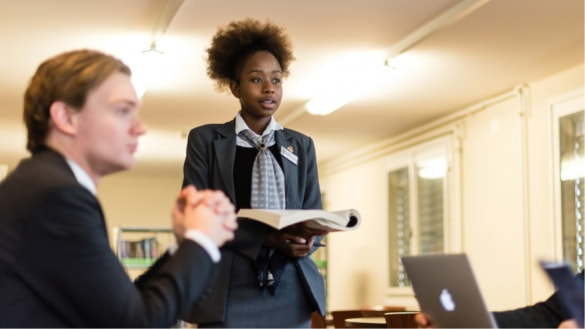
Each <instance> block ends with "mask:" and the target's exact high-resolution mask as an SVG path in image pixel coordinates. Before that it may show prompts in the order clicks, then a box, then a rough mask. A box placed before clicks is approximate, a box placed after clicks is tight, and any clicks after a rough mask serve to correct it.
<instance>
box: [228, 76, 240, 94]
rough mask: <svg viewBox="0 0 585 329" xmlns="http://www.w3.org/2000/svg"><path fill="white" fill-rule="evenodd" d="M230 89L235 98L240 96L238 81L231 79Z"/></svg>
mask: <svg viewBox="0 0 585 329" xmlns="http://www.w3.org/2000/svg"><path fill="white" fill-rule="evenodd" d="M230 90H231V91H232V95H234V97H235V98H240V85H239V84H238V83H237V82H236V81H233V80H231V81H230Z"/></svg>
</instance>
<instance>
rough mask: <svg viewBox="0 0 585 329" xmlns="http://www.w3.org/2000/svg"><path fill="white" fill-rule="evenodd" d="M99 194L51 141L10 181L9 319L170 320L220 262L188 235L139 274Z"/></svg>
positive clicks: (72, 323)
mask: <svg viewBox="0 0 585 329" xmlns="http://www.w3.org/2000/svg"><path fill="white" fill-rule="evenodd" d="M108 241H109V240H108V234H107V230H106V225H105V222H104V216H103V213H102V209H101V206H100V203H99V202H98V200H97V198H96V197H95V196H94V195H93V194H92V193H91V192H90V191H89V190H87V189H86V188H85V187H83V186H82V185H80V184H79V183H78V182H77V180H76V178H75V177H74V175H73V172H72V171H71V169H70V167H69V165H68V164H67V163H66V161H65V159H64V158H63V157H62V156H61V155H60V154H59V153H57V152H55V151H53V150H50V149H43V150H41V151H39V152H35V154H34V155H33V156H32V157H31V158H30V159H27V160H23V161H22V162H21V163H20V164H19V166H18V167H17V168H16V169H15V170H14V172H12V173H11V174H10V175H8V177H6V179H5V180H4V181H3V182H1V183H0V327H161V328H162V327H167V328H168V327H170V326H171V325H173V324H174V323H176V321H177V319H179V318H180V316H181V315H182V314H183V313H184V312H185V310H186V309H187V307H188V306H190V305H192V304H193V303H194V302H195V301H196V299H197V298H198V297H199V296H201V295H202V293H203V292H204V291H205V290H206V289H207V286H208V283H209V282H210V279H211V276H212V273H213V270H214V268H215V266H214V264H213V262H212V261H211V259H210V257H209V255H208V254H207V252H206V251H205V250H204V249H203V248H202V247H200V246H199V245H198V244H197V243H195V242H193V241H184V242H183V243H182V244H181V245H180V247H179V248H178V250H177V251H176V253H175V254H174V255H173V256H169V255H168V254H167V255H165V256H163V257H161V259H159V260H158V261H157V263H155V264H154V265H153V266H152V267H151V268H150V269H149V270H147V272H146V273H145V274H144V275H143V276H141V277H140V278H139V279H138V280H137V281H136V283H135V284H134V283H132V282H131V280H130V279H129V277H128V275H127V274H126V272H125V271H124V268H123V267H122V265H121V264H120V262H119V261H118V259H117V257H116V255H115V254H114V253H113V251H112V250H111V248H110V245H109V242H108Z"/></svg>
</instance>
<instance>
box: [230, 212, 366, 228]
mask: <svg viewBox="0 0 585 329" xmlns="http://www.w3.org/2000/svg"><path fill="white" fill-rule="evenodd" d="M238 217H243V218H249V219H252V220H256V221H259V222H262V223H264V224H266V225H270V226H272V227H274V228H275V229H277V230H280V229H282V228H284V227H287V226H290V225H293V224H297V223H300V222H305V221H308V223H307V224H308V225H309V226H310V227H311V228H315V229H318V230H324V231H327V232H337V231H351V230H355V229H356V228H358V226H359V225H360V223H361V216H360V213H359V212H358V211H357V210H355V209H348V210H341V211H325V210H320V209H240V211H238Z"/></svg>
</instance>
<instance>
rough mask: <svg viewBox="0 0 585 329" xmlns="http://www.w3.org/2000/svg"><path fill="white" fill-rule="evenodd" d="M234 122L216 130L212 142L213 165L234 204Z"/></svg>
mask: <svg viewBox="0 0 585 329" xmlns="http://www.w3.org/2000/svg"><path fill="white" fill-rule="evenodd" d="M235 129H236V128H235V121H234V120H232V121H229V122H226V123H225V124H224V125H222V126H220V127H219V128H217V130H216V132H217V134H218V136H219V137H218V138H217V139H216V140H214V141H213V148H214V149H215V163H217V167H218V171H219V176H220V177H221V180H222V183H223V185H224V187H225V191H226V192H227V193H226V194H227V195H228V197H229V198H230V199H231V200H232V202H235V200H236V188H235V186H234V162H235V159H236V134H235Z"/></svg>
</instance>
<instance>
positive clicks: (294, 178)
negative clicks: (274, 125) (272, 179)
mask: <svg viewBox="0 0 585 329" xmlns="http://www.w3.org/2000/svg"><path fill="white" fill-rule="evenodd" d="M274 138H275V139H276V145H277V146H278V151H279V152H281V149H282V148H285V149H287V150H289V151H291V149H292V151H291V153H293V154H295V155H297V156H298V154H297V152H298V150H297V148H296V147H295V144H294V143H293V142H294V139H293V138H292V137H291V136H289V135H288V134H287V133H286V131H285V130H277V131H276V134H275V137H274ZM282 170H283V171H284V181H285V183H284V185H285V188H286V200H287V201H286V203H287V208H288V206H289V204H288V203H289V199H290V196H293V195H296V193H297V191H296V189H297V183H296V182H298V174H299V171H298V169H297V165H296V164H294V163H292V162H291V161H290V160H288V159H286V158H285V157H282Z"/></svg>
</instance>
